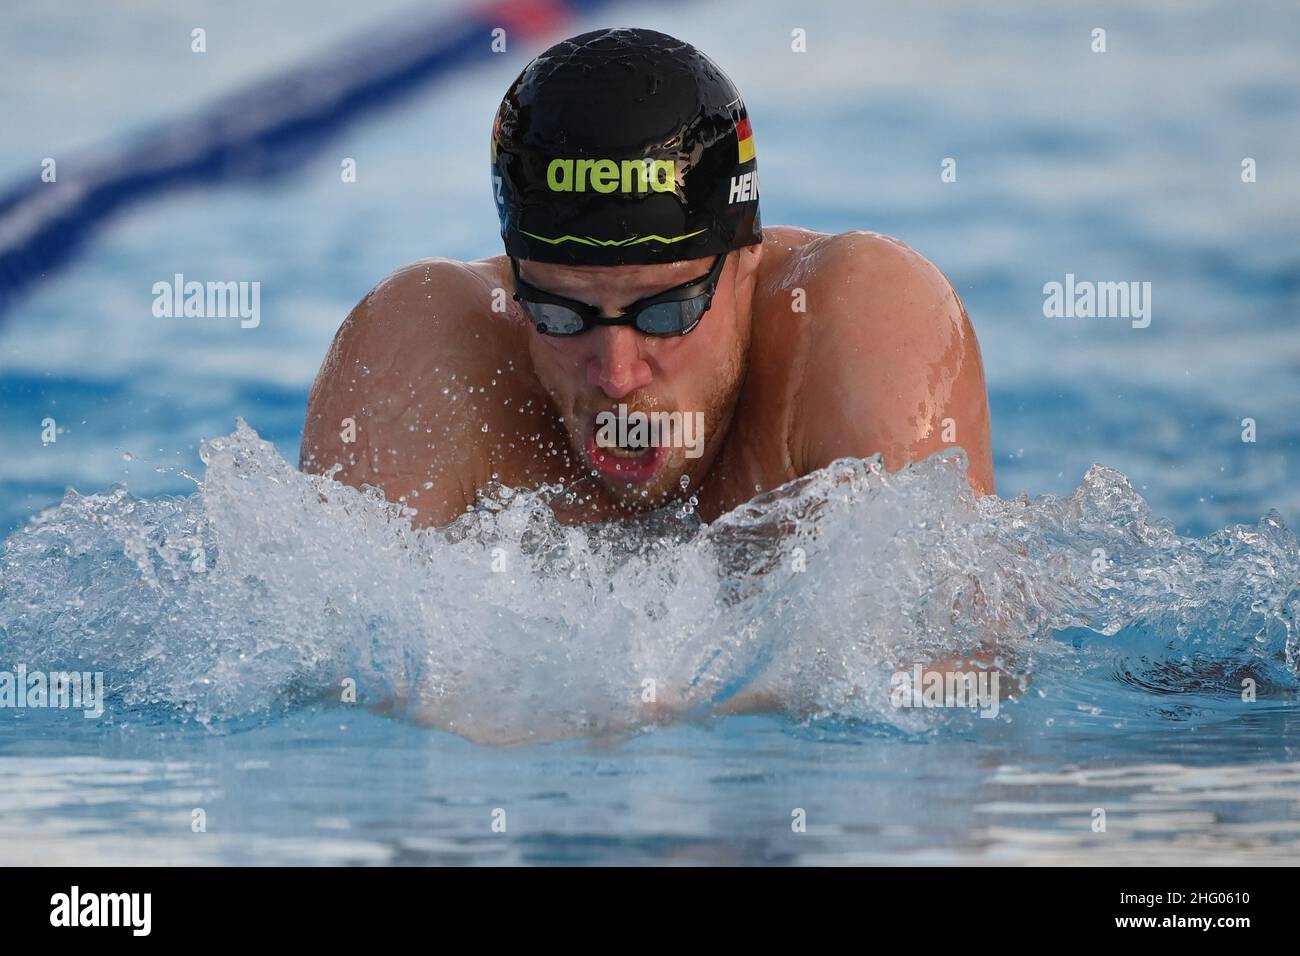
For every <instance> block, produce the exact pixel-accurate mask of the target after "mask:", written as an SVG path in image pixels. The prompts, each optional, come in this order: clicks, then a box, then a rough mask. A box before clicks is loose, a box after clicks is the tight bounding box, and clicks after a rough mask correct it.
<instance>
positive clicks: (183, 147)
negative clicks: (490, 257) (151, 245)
mask: <svg viewBox="0 0 1300 956" xmlns="http://www.w3.org/2000/svg"><path fill="white" fill-rule="evenodd" d="M609 2H610V0H497V2H493V3H487V4H483V5H478V6H475V7H472V8H468V9H466V10H464V11H462V12H460V13H458V14H455V15H452V16H448V15H447V14H445V13H441V14H438V15H436V16H433V15H430V14H429V13H427V12H425V11H419V10H416V11H412V12H411V13H408V14H406V15H403V16H401V17H399V18H398V19H399V20H400V22H399V23H398V24H396V25H394V26H391V27H390V26H386V27H384V28H382V29H379V30H376V31H375V32H373V33H369V34H366V35H364V36H362V37H359V38H356V39H352V40H349V41H348V42H347V43H346V44H345V45H344V46H342V47H340V48H337V49H334V50H332V51H329V52H327V53H325V54H324V55H321V56H319V57H317V58H316V59H315V60H313V61H312V62H311V63H308V64H305V65H303V66H300V67H297V68H295V69H292V70H290V71H288V72H286V73H283V74H281V75H279V76H276V77H273V78H271V79H269V80H266V81H263V82H260V83H257V84H255V85H253V86H250V87H248V88H247V89H244V90H242V91H240V92H237V93H235V94H233V95H230V96H227V97H225V98H223V99H221V100H218V101H217V102H215V103H213V104H212V105H210V106H207V107H205V108H202V109H200V110H198V111H197V112H196V113H194V114H193V115H192V116H187V117H179V118H177V119H175V120H172V121H170V122H166V123H163V124H161V125H159V126H156V127H154V128H152V129H149V130H145V131H143V132H141V133H139V134H136V135H134V136H132V137H131V138H130V139H129V141H128V142H127V143H126V144H124V145H122V146H119V147H116V148H114V149H111V150H105V151H103V152H101V153H99V154H97V155H93V156H91V155H88V156H86V157H83V158H78V157H72V158H70V159H68V160H67V161H62V160H61V161H60V162H59V165H58V178H57V181H56V182H53V183H47V182H43V181H41V178H40V167H39V165H38V164H37V161H35V160H34V161H33V163H34V165H33V170H32V174H31V177H30V179H24V180H23V181H22V182H21V183H18V184H16V185H15V186H14V187H13V188H11V189H9V190H8V191H6V192H5V193H4V194H3V195H0V316H3V314H4V312H5V311H6V310H7V309H8V307H9V306H10V305H12V304H13V303H14V302H15V301H16V300H17V298H18V296H19V295H20V294H21V293H22V292H23V291H24V290H25V289H27V288H28V287H29V286H30V285H31V284H32V283H33V282H35V281H37V280H38V279H41V278H44V277H45V276H47V275H48V274H49V273H51V272H53V271H55V270H56V269H58V268H59V267H61V266H63V265H65V264H66V263H67V262H68V261H69V260H70V259H71V258H72V256H73V255H74V254H75V253H76V251H77V249H78V247H79V246H80V245H81V243H82V242H83V241H84V240H85V239H86V238H87V237H88V236H89V235H90V234H91V232H92V231H93V230H94V228H95V227H96V226H97V225H98V224H99V223H101V222H102V221H103V220H105V219H106V218H107V217H108V216H110V215H112V214H113V213H116V212H119V211H120V210H122V209H123V208H124V207H126V206H128V205H130V204H131V203H134V202H138V201H139V200H142V199H146V198H149V197H152V196H156V195H158V194H160V193H163V192H165V191H166V190H168V189H173V188H175V187H178V186H183V185H193V184H195V183H214V182H220V181H229V180H248V179H258V178H262V177H268V176H271V175H274V174H277V173H283V172H285V171H286V170H288V169H291V168H293V167H294V166H297V165H301V164H302V163H303V162H305V161H306V160H307V159H308V157H309V156H310V155H311V154H312V153H313V152H314V151H315V150H316V149H317V148H318V147H319V146H320V145H322V143H323V142H324V141H325V140H326V139H327V138H328V137H329V136H330V135H331V134H332V133H335V132H336V131H338V130H339V129H340V128H342V127H343V126H344V125H345V124H347V123H349V122H351V121H353V120H355V119H357V118H358V117H360V116H363V115H366V114H368V113H371V112H373V111H374V110H376V109H377V108H379V107H381V106H385V105H389V104H391V103H392V102H393V101H395V100H396V99H398V98H399V97H401V96H403V95H404V94H407V93H410V92H412V91H413V90H415V89H417V88H418V87H420V86H422V85H423V84H425V83H429V82H431V81H434V80H437V79H440V78H441V77H444V76H446V75H447V74H449V73H450V72H452V71H454V70H456V69H459V68H462V67H466V66H470V65H472V64H474V63H479V62H483V61H486V60H487V59H488V58H489V57H491V56H492V55H493V53H492V47H491V42H492V31H493V30H495V29H497V28H498V27H500V28H504V29H505V30H506V36H507V37H508V38H509V42H510V44H511V48H512V49H517V48H518V47H517V44H519V43H521V42H523V43H529V44H530V45H537V44H538V43H539V42H540V41H542V40H543V39H548V38H552V37H551V35H552V34H556V33H558V31H559V30H560V29H561V28H562V27H563V26H564V25H565V24H566V22H568V21H569V20H571V19H573V18H575V17H577V16H579V15H581V14H585V13H590V12H591V11H593V10H596V9H598V8H600V7H603V6H606V5H607V4H608V3H609ZM553 39H559V37H558V36H554V37H553ZM485 135H486V134H485ZM486 149H487V145H486V142H485V144H484V150H485V151H486Z"/></svg>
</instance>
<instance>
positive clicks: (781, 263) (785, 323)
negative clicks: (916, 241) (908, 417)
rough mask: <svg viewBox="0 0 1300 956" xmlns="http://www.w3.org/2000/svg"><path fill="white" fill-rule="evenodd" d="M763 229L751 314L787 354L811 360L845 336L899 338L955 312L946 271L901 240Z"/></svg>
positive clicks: (824, 355)
mask: <svg viewBox="0 0 1300 956" xmlns="http://www.w3.org/2000/svg"><path fill="white" fill-rule="evenodd" d="M764 232H765V234H766V235H765V248H764V252H763V258H764V263H763V268H762V270H761V273H760V283H761V290H762V291H761V294H760V300H761V302H762V308H761V309H760V310H756V315H758V316H759V318H760V319H761V321H762V323H763V325H764V326H765V327H766V329H767V332H768V334H767V338H768V339H770V340H772V341H774V342H780V347H781V348H782V350H783V351H786V352H788V353H790V354H796V353H798V352H801V351H804V352H807V353H808V354H809V359H810V360H814V361H815V360H817V359H818V358H824V359H829V358H831V357H833V356H834V354H835V353H836V350H837V349H841V348H842V347H843V345H844V344H845V343H846V342H853V343H863V342H865V341H868V340H869V341H872V342H876V343H879V344H881V345H884V344H886V343H888V344H890V345H902V344H903V343H904V341H905V340H906V339H907V338H908V337H909V336H917V335H923V334H925V333H926V331H927V330H928V331H940V330H938V329H928V326H930V325H933V324H935V323H939V324H943V323H948V322H950V321H951V320H952V318H953V317H954V316H957V315H959V314H960V305H959V304H958V303H957V302H956V294H955V292H954V291H953V289H952V286H951V285H950V284H949V282H948V280H947V278H946V277H945V276H944V275H943V273H941V272H940V271H939V269H938V268H936V267H935V266H934V264H933V263H931V262H930V261H929V260H928V259H927V258H926V257H925V256H923V255H922V254H921V253H919V252H917V251H916V250H915V249H913V248H911V247H910V246H908V245H907V244H906V243H904V242H901V241H900V240H898V239H894V238H892V237H890V236H886V235H883V234H881V233H876V232H867V231H854V232H842V233H817V232H812V231H810V230H806V229H797V228H793V227H771V228H770V229H766V230H764ZM954 306H955V307H954Z"/></svg>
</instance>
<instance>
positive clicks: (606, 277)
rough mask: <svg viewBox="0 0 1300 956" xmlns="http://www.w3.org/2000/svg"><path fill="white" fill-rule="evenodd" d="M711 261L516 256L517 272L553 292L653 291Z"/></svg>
mask: <svg viewBox="0 0 1300 956" xmlns="http://www.w3.org/2000/svg"><path fill="white" fill-rule="evenodd" d="M712 264H713V260H712V259H708V258H705V259H683V260H682V261H681V262H660V263H656V264H654V265H647V266H568V265H558V264H556V263H553V262H535V261H533V260H531V259H520V260H519V274H520V275H521V276H522V277H523V278H524V279H525V280H526V281H527V282H530V283H532V284H533V285H535V286H538V287H539V288H543V289H549V290H551V291H554V292H564V291H580V290H582V291H589V290H593V289H606V290H607V289H618V290H619V291H623V292H630V291H646V292H655V291H658V290H660V289H667V288H669V287H671V286H674V285H680V284H681V283H683V282H687V281H689V280H691V279H698V278H699V277H700V276H702V275H704V274H705V273H706V272H708V271H709V267H710V266H711V265H712Z"/></svg>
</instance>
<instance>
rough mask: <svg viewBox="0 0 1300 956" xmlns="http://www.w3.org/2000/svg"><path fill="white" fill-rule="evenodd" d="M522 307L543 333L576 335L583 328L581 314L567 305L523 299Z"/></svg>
mask: <svg viewBox="0 0 1300 956" xmlns="http://www.w3.org/2000/svg"><path fill="white" fill-rule="evenodd" d="M524 309H525V310H527V312H528V317H529V318H530V319H532V320H533V325H535V326H537V331H538V332H541V333H542V334H543V335H577V334H578V333H579V332H581V331H582V329H583V322H582V316H580V315H579V314H578V313H577V312H574V311H573V310H572V309H570V308H569V307H568V306H564V305H556V304H555V303H553V302H529V301H527V300H524Z"/></svg>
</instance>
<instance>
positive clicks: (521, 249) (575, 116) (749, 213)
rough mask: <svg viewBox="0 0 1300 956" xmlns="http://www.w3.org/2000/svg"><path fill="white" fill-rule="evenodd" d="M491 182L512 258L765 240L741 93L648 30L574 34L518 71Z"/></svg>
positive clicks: (604, 261) (587, 259)
mask: <svg viewBox="0 0 1300 956" xmlns="http://www.w3.org/2000/svg"><path fill="white" fill-rule="evenodd" d="M492 187H493V195H494V196H495V199H496V205H497V215H498V216H499V217H500V219H501V238H503V239H504V240H505V244H506V251H507V252H508V253H509V254H510V255H512V256H515V257H516V258H520V259H533V260H536V261H539V262H558V263H565V264H569V265H644V264H648V263H655V262H677V261H679V260H682V259H700V258H705V257H708V256H716V255H718V254H720V253H723V252H727V251H729V250H731V249H738V248H740V247H741V246H747V245H751V244H753V243H756V242H762V241H763V231H762V225H761V223H760V221H759V216H758V162H757V160H756V159H755V157H754V140H753V137H752V135H751V134H750V130H749V117H748V114H747V113H746V112H745V104H744V103H743V102H742V101H741V98H740V93H739V92H738V91H737V90H736V87H735V86H734V85H733V84H732V82H731V80H729V79H727V76H726V74H725V73H723V72H722V70H720V69H719V68H718V66H717V64H716V63H714V62H713V61H712V60H710V59H709V58H708V57H707V56H705V55H704V54H703V53H701V52H700V51H699V50H697V49H695V47H693V46H691V45H690V44H689V43H685V42H683V41H681V40H677V39H674V38H673V37H670V36H668V35H667V34H664V33H657V32H656V31H654V30H638V29H632V28H627V27H622V28H618V29H609V30H596V31H594V32H592V33H584V34H582V35H581V36H576V37H572V38H570V39H568V40H564V41H563V42H561V43H557V44H556V45H555V46H553V47H551V48H550V49H549V50H547V51H546V52H545V53H543V54H541V55H540V56H538V57H537V58H536V59H535V60H533V61H532V62H531V63H529V64H528V65H527V66H526V67H524V71H523V72H522V73H520V74H519V77H518V78H517V79H516V80H515V81H514V83H512V84H511V86H510V89H509V90H508V91H507V92H506V95H505V98H504V99H502V101H501V107H500V109H498V110H497V116H496V122H495V124H494V125H493V128H492Z"/></svg>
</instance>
